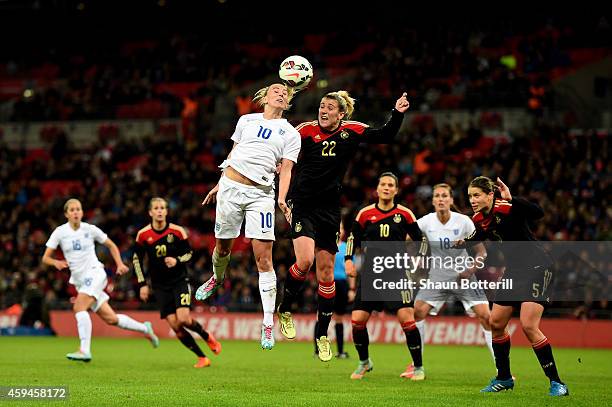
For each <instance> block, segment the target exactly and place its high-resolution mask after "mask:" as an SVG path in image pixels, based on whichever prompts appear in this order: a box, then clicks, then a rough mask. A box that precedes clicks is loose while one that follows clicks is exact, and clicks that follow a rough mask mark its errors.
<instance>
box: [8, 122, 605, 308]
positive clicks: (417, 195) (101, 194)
mask: <svg viewBox="0 0 612 407" xmlns="http://www.w3.org/2000/svg"><path fill="white" fill-rule="evenodd" d="M381 115H382V113H381ZM357 118H358V117H357ZM425 122H426V123H429V124H428V125H426V126H424V125H423V120H412V122H410V123H408V126H407V127H406V128H405V129H404V130H402V131H401V132H400V134H399V135H398V138H397V139H396V141H395V142H394V143H393V144H392V145H385V146H375V147H372V146H368V147H367V148H366V147H363V148H361V149H360V150H359V152H358V153H357V155H356V156H355V158H354V160H352V165H351V166H350V169H349V172H348V174H347V177H346V179H345V189H344V198H343V203H342V206H343V208H344V209H343V213H344V215H345V217H346V218H348V219H350V218H352V217H354V215H355V213H356V211H357V210H358V209H359V208H360V207H361V206H363V205H365V204H368V203H371V202H372V201H374V200H375V199H376V197H375V188H376V184H377V177H378V175H379V174H380V173H382V172H383V171H388V170H391V171H393V172H395V173H396V174H398V176H399V179H400V188H401V190H400V194H399V195H398V197H397V202H400V203H402V204H403V205H406V206H407V207H409V208H411V209H412V210H413V211H414V213H415V215H416V216H417V217H420V216H423V215H425V214H427V213H429V212H431V211H432V207H431V203H430V202H431V193H432V186H433V185H434V184H436V183H438V182H448V183H449V184H451V185H453V187H454V196H455V203H456V205H457V207H458V208H459V209H460V210H462V211H463V212H464V213H466V214H470V209H469V204H468V202H467V197H466V189H467V184H468V183H469V181H470V180H471V179H472V178H473V177H474V176H477V175H481V174H485V175H488V176H491V177H497V176H500V177H502V178H503V179H504V180H505V182H506V183H507V184H508V185H509V187H510V189H511V191H512V193H513V194H516V195H521V196H525V197H527V198H529V199H533V200H536V201H537V202H539V203H540V205H541V206H542V207H543V208H544V210H545V213H546V214H545V217H544V219H542V220H541V221H539V222H537V223H536V224H535V225H534V231H535V233H536V235H537V237H538V238H539V239H541V240H576V241H592V240H611V238H612V235H611V232H610V219H611V218H612V216H611V215H612V213H611V209H610V208H611V207H610V203H609V197H610V184H609V182H610V173H611V170H612V164H611V163H610V161H609V157H608V154H609V151H610V149H609V139H610V136H609V135H608V134H607V133H603V134H602V133H598V132H595V131H586V132H582V133H575V132H570V131H568V130H567V129H564V128H560V127H555V126H548V125H544V124H540V125H539V126H537V127H536V128H535V129H533V130H532V131H531V132H530V133H529V134H523V135H516V137H514V138H513V139H512V140H510V141H508V142H505V143H497V144H493V145H490V144H487V143H483V140H486V137H484V136H483V135H482V133H481V129H480V128H479V126H478V124H474V125H472V126H469V127H468V128H462V127H461V126H458V125H457V126H453V125H444V126H441V127H438V126H436V125H435V124H433V125H432V123H431V122H430V121H425ZM229 147H230V145H229V143H228V142H227V140H211V139H208V138H206V137H202V138H201V139H199V140H196V141H194V142H191V143H180V142H179V143H177V142H176V138H170V139H168V138H167V136H156V137H153V138H146V139H142V140H140V141H139V142H134V141H130V142H129V143H128V142H125V141H122V140H121V138H119V139H118V140H113V141H107V144H98V145H95V146H93V147H91V148H90V149H87V150H83V149H76V148H74V147H72V145H71V143H70V142H69V140H66V139H65V138H63V137H56V138H55V139H54V140H53V141H52V142H50V144H49V146H48V148H47V152H48V155H47V156H45V157H38V156H34V157H32V154H28V152H27V151H18V150H12V149H9V148H7V146H6V145H2V144H0V209H1V210H0V245H1V246H2V250H1V251H0V309H4V308H7V307H9V306H11V305H13V304H21V303H24V302H26V303H27V302H28V300H29V299H31V298H40V297H43V298H44V301H43V302H44V303H45V304H46V305H47V306H48V307H53V308H55V307H60V308H62V307H68V306H69V305H70V298H71V296H73V295H74V294H75V292H74V289H73V288H72V287H71V286H69V285H68V283H67V280H68V273H66V272H61V271H56V270H53V269H49V268H46V267H43V266H42V265H41V262H40V258H41V256H42V253H43V251H44V245H45V242H46V241H47V239H48V237H49V235H50V233H51V231H52V230H53V229H54V228H55V227H57V226H58V225H60V224H62V223H64V222H65V221H66V220H65V218H64V215H63V209H62V206H63V204H64V202H65V200H66V199H67V198H68V197H70V196H73V197H78V198H79V199H80V200H81V201H82V203H83V207H84V211H85V217H84V220H85V221H86V222H90V223H93V224H96V225H98V226H99V227H101V228H102V230H104V231H105V232H107V233H108V234H109V236H110V237H111V238H112V239H113V240H114V241H115V242H116V243H117V244H118V246H119V247H120V249H121V252H122V256H123V258H124V259H125V261H126V262H127V261H128V259H131V257H132V256H131V250H132V246H133V243H134V238H135V236H136V233H137V231H138V230H139V229H140V228H141V227H143V226H145V225H147V224H148V222H149V216H148V212H147V205H148V201H149V199H150V198H151V197H153V196H163V197H166V198H167V199H168V201H169V209H170V210H169V212H170V215H169V216H170V219H171V221H172V222H175V223H178V224H180V225H183V226H185V227H187V228H188V230H189V232H190V235H191V236H190V242H191V244H192V246H193V247H194V249H195V255H194V257H193V260H192V262H191V265H190V270H191V273H192V274H191V275H192V282H193V284H194V285H199V284H200V283H202V282H203V281H205V280H206V279H207V278H208V277H209V276H210V273H211V260H210V254H211V251H212V250H211V249H212V245H213V244H214V238H213V234H212V232H213V225H214V207H213V206H209V207H201V206H200V203H201V201H202V198H203V196H204V195H205V194H206V192H207V191H208V190H209V189H210V188H212V186H214V184H215V183H216V181H217V180H218V177H219V172H218V170H217V169H216V165H218V164H219V163H220V162H221V161H222V160H223V158H224V157H225V156H226V154H227V153H228V151H229ZM276 229H277V237H278V238H277V242H276V243H275V245H274V261H275V268H276V271H277V274H278V276H279V280H280V281H282V280H283V279H284V276H285V275H286V271H287V267H288V266H290V265H291V264H292V263H293V261H294V257H293V252H292V247H291V242H290V240H289V239H288V238H287V237H286V235H287V224H286V222H285V220H284V218H283V216H281V215H280V214H278V216H277V217H276ZM99 257H100V259H101V260H102V261H103V262H105V264H106V265H107V267H108V268H107V272H108V274H109V281H110V282H111V283H110V285H109V291H110V295H111V301H113V303H114V305H115V306H117V307H126V308H142V307H145V308H146V307H147V306H149V307H150V306H151V305H150V304H149V305H147V304H141V303H140V300H139V299H138V295H137V286H136V285H135V281H134V276H133V275H132V276H128V277H121V278H119V277H115V276H113V271H114V270H113V267H111V266H112V261H109V260H111V259H110V257H109V255H108V252H107V251H106V249H105V248H104V247H102V246H100V247H99ZM311 274H312V273H311ZM313 278H314V276H313V275H311V276H310V280H309V284H308V286H307V288H306V290H305V292H304V295H303V299H302V302H301V303H300V304H299V308H300V309H301V310H302V311H310V310H313V306H314V304H313V301H314V300H315V297H316V296H315V293H316V286H315V281H314V279H313ZM257 281H258V280H257V270H256V268H255V263H254V261H253V259H252V255H251V252H250V246H249V244H248V241H244V240H240V241H239V242H237V244H236V247H235V250H234V253H233V257H232V262H231V266H230V269H229V278H227V279H226V282H225V287H224V288H223V289H221V290H220V291H219V293H218V294H217V295H215V296H214V298H212V300H210V302H209V303H207V304H199V305H204V306H215V307H221V308H223V309H229V310H243V311H249V310H255V309H257V307H259V295H258V288H257V287H258V285H257ZM604 284H610V283H609V282H607V281H606V282H604ZM585 298H589V293H585ZM557 305H559V306H562V307H565V308H569V309H574V308H575V306H576V304H557ZM581 306H582V308H580V314H581V315H583V316H589V315H591V316H595V315H597V313H598V310H602V309H603V310H609V306H608V305H607V303H606V302H600V301H591V302H590V303H587V304H582V305H581ZM565 312H566V313H567V312H571V311H565ZM607 315H609V313H608V314H607Z"/></svg>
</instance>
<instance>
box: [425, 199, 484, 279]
mask: <svg viewBox="0 0 612 407" xmlns="http://www.w3.org/2000/svg"><path fill="white" fill-rule="evenodd" d="M417 223H418V225H419V228H420V229H421V232H423V233H424V234H425V236H427V240H429V246H430V247H431V258H432V260H433V259H442V262H440V260H438V261H432V262H431V268H430V270H429V279H430V280H433V281H446V280H455V279H456V278H457V272H458V271H463V269H460V270H457V269H456V266H457V265H462V266H465V264H464V263H463V262H462V261H461V260H459V261H457V259H458V258H460V257H467V255H468V253H467V251H466V250H465V249H453V248H451V246H452V245H453V242H456V241H457V240H460V239H465V238H466V237H468V236H469V235H470V234H472V232H473V231H474V230H475V227H474V223H472V220H471V219H470V218H469V217H468V216H466V215H463V214H461V213H457V212H453V211H451V213H450V219H449V220H448V221H447V222H446V223H445V224H442V223H441V222H440V220H439V219H438V216H437V215H436V213H435V212H433V213H430V214H428V215H425V216H423V217H422V218H420V219H418V220H417ZM450 258H452V260H449V259H450ZM444 260H446V261H444ZM451 262H452V264H454V265H455V268H453V267H444V266H447V265H449V264H450V263H451ZM441 266H442V267H441Z"/></svg>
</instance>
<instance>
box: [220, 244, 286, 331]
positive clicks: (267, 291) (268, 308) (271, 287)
mask: <svg viewBox="0 0 612 407" xmlns="http://www.w3.org/2000/svg"><path fill="white" fill-rule="evenodd" d="M227 257H228V258H229V256H227ZM259 295H260V296H261V305H262V308H263V313H264V317H263V324H264V325H265V326H272V325H274V307H275V305H276V273H275V272H274V270H272V271H265V272H263V273H259Z"/></svg>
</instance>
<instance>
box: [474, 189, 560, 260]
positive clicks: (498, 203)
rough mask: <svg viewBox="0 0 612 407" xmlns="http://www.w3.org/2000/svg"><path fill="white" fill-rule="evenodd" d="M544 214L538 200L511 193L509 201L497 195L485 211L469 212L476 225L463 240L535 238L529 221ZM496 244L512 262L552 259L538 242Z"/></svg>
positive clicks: (534, 240)
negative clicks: (531, 200) (487, 211)
mask: <svg viewBox="0 0 612 407" xmlns="http://www.w3.org/2000/svg"><path fill="white" fill-rule="evenodd" d="M543 216H544V211H543V210H542V208H541V207H540V206H539V205H538V204H536V203H533V202H529V201H528V200H526V199H524V198H519V197H513V198H512V201H510V202H509V201H507V200H504V199H497V198H496V199H495V200H494V201H493V209H492V210H491V211H489V213H488V214H486V215H484V214H483V213H482V212H478V213H476V214H474V216H472V220H473V221H474V225H475V226H476V229H475V230H474V232H473V233H472V234H471V235H470V236H469V237H468V238H467V239H466V241H467V242H482V241H485V240H491V241H496V242H523V241H527V242H537V239H536V237H535V235H534V234H533V232H532V231H531V228H530V226H529V224H530V223H531V222H533V221H535V220H537V219H540V218H542V217H543ZM496 247H498V248H500V249H501V251H502V252H503V253H504V257H505V258H506V262H510V264H512V265H520V266H537V265H542V264H547V263H550V261H551V260H550V257H548V255H547V254H546V252H545V251H544V249H543V248H542V246H541V245H540V244H539V243H534V244H529V245H520V246H519V245H516V244H511V243H508V244H504V243H501V244H500V245H496Z"/></svg>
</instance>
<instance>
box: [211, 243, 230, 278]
mask: <svg viewBox="0 0 612 407" xmlns="http://www.w3.org/2000/svg"><path fill="white" fill-rule="evenodd" d="M229 261H230V254H228V255H227V256H225V257H221V256H219V253H218V252H217V248H216V247H215V250H213V254H212V263H213V273H215V280H217V281H223V278H224V277H225V270H226V269H227V265H228V264H229Z"/></svg>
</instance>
